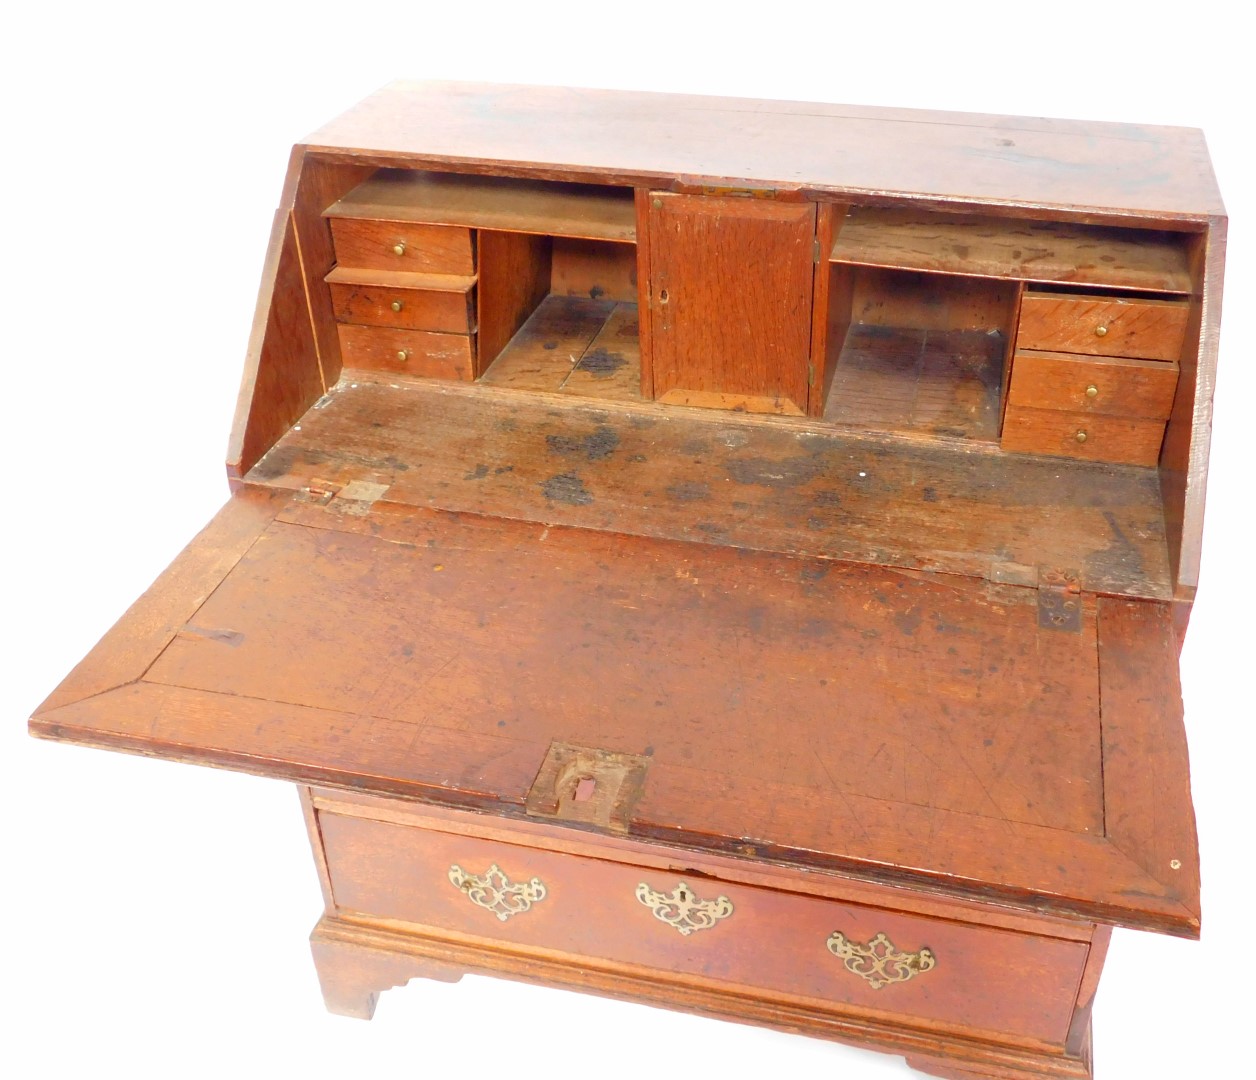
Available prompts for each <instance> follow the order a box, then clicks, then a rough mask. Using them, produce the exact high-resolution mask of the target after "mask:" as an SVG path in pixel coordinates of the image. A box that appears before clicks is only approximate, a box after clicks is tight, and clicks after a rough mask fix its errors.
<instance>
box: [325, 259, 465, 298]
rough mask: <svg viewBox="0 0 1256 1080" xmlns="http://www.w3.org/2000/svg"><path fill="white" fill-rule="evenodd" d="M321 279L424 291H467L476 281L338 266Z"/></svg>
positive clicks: (460, 275) (458, 275) (332, 282)
mask: <svg viewBox="0 0 1256 1080" xmlns="http://www.w3.org/2000/svg"><path fill="white" fill-rule="evenodd" d="M323 280H324V281H326V282H327V284H328V285H379V286H382V287H385V288H389V289H423V290H425V291H427V292H456V293H465V292H469V291H470V290H471V289H472V288H473V287H474V286H475V282H476V278H475V277H474V275H473V276H469V277H467V276H463V275H462V274H411V273H407V272H406V271H403V270H359V269H357V268H355V267H349V266H337V267H335V268H334V269H333V270H332V271H331V273H329V274H328V275H327V276H326V277H325V278H323Z"/></svg>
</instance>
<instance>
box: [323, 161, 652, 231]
mask: <svg viewBox="0 0 1256 1080" xmlns="http://www.w3.org/2000/svg"><path fill="white" fill-rule="evenodd" d="M327 213H328V214H329V215H330V216H333V217H344V218H368V219H378V220H382V221H415V222H426V223H428V224H432V225H464V226H469V227H472V228H477V229H491V230H494V231H498V232H520V233H536V234H538V235H541V236H573V237H583V238H585V239H589V240H616V241H621V242H631V241H633V240H635V239H636V231H637V230H636V215H635V214H634V212H633V205H632V191H631V190H630V189H628V188H614V187H601V186H598V185H594V184H562V183H559V184H555V183H552V182H550V183H540V182H538V181H536V180H527V179H524V178H521V177H508V176H475V175H470V174H461V175H460V174H457V173H439V172H414V171H409V170H401V169H381V170H379V171H378V172H376V173H375V174H374V175H373V176H372V177H371V178H370V179H369V180H367V181H366V182H365V183H363V184H361V185H360V186H359V187H357V188H355V189H354V190H353V191H351V192H349V193H348V194H347V195H346V196H345V197H344V198H343V199H340V200H339V201H338V202H336V203H335V205H333V206H331V207H330V208H329V209H328V211H327Z"/></svg>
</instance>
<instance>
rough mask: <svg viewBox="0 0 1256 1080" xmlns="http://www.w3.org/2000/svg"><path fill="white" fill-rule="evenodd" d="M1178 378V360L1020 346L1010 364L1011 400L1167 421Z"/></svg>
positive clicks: (1033, 406)
mask: <svg viewBox="0 0 1256 1080" xmlns="http://www.w3.org/2000/svg"><path fill="white" fill-rule="evenodd" d="M1177 381H1178V366H1177V364H1164V363H1160V362H1159V361H1153V360H1126V359H1123V358H1119V357H1111V356H1094V357H1080V356H1076V355H1073V354H1071V353H1054V352H1033V351H1029V350H1018V351H1017V353H1016V356H1015V359H1014V360H1013V364H1012V383H1011V389H1010V403H1011V404H1013V405H1023V406H1026V407H1028V408H1032V409H1064V410H1066V411H1069V412H1078V413H1099V414H1101V415H1104V416H1141V417H1145V418H1147V419H1152V420H1165V419H1167V418H1168V416H1169V410H1170V408H1171V407H1172V405H1173V392H1174V390H1176V389H1177ZM1091 391H1093V393H1092V392H1091ZM1149 464H1150V463H1149Z"/></svg>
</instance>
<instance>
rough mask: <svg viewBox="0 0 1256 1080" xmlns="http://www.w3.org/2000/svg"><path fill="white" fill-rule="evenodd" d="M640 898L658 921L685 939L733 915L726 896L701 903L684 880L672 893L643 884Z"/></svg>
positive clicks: (639, 891) (638, 888)
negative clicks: (672, 928) (673, 928)
mask: <svg viewBox="0 0 1256 1080" xmlns="http://www.w3.org/2000/svg"><path fill="white" fill-rule="evenodd" d="M637 899H638V900H640V901H641V902H642V903H643V904H644V905H645V906H646V907H648V908H649V909H650V910H651V911H652V912H654V917H655V918H656V919H658V920H659V922H665V923H667V925H668V926H673V927H675V928H676V930H677V931H679V932H680V934H681V935H683V936H684V937H688V936H689V935H690V934H692V933H693V932H694V931H695V930H710V929H711V927H713V926H714V925H715V924H716V923H717V922H719V921H720V919H727V918H728V917H729V916H730V915H731V914H732V913H733V902H732V901H731V900H730V899H729V898H728V897H727V896H717V897H716V898H715V899H714V900H699V899H698V895H697V893H695V892H694V891H693V890H692V889H691V888H689V886H688V885H686V884H685V883H684V882H683V881H682V882H681V883H680V884H679V885H677V886H676V888H674V889H673V890H672V891H671V892H670V893H661V892H656V891H655V890H654V889H651V888H650V886H649V885H647V884H646V883H645V882H644V881H643V882H641V884H640V885H638V886H637Z"/></svg>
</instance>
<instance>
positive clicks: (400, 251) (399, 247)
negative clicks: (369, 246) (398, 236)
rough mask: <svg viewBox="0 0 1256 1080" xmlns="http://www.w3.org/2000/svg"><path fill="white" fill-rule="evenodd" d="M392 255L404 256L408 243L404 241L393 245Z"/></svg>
mask: <svg viewBox="0 0 1256 1080" xmlns="http://www.w3.org/2000/svg"><path fill="white" fill-rule="evenodd" d="M392 253H393V254H394V255H404V254H405V253H406V242H405V241H404V240H402V241H400V242H399V243H396V244H393V249H392Z"/></svg>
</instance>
